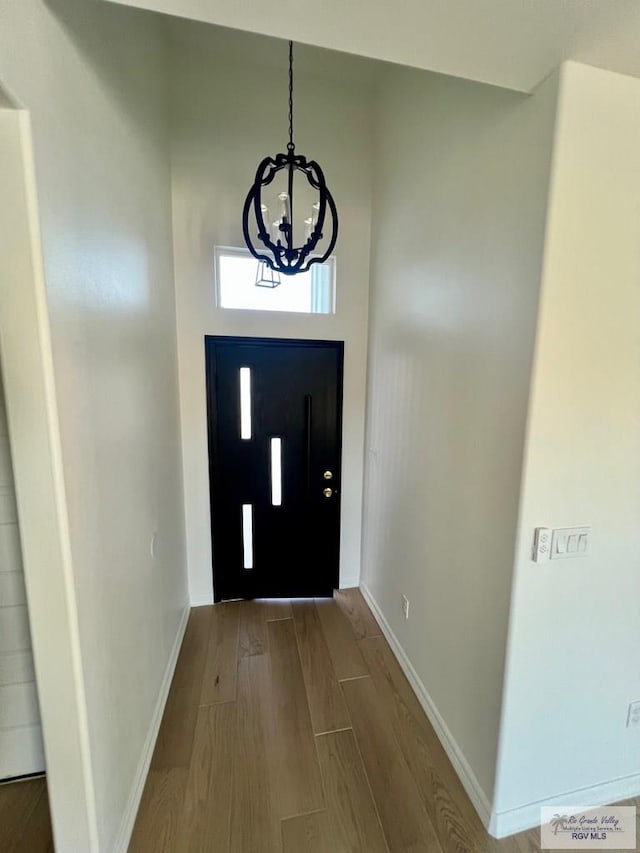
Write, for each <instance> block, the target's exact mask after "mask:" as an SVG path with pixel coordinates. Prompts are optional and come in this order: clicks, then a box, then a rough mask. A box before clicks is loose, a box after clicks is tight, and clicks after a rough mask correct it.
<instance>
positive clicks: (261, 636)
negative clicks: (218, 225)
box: [238, 598, 292, 658]
mask: <svg viewBox="0 0 640 853" xmlns="http://www.w3.org/2000/svg"><path fill="white" fill-rule="evenodd" d="M238 606H239V607H240V640H239V649H238V656H239V657H241V658H243V657H247V656H250V655H263V654H265V653H266V652H267V650H268V642H267V622H268V621H270V620H274V619H290V618H291V616H292V613H291V602H290V601H289V599H288V598H283V599H279V600H277V599H269V600H268V601H265V600H263V599H255V600H253V601H241V602H238Z"/></svg>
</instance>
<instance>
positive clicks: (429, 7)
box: [111, 0, 640, 92]
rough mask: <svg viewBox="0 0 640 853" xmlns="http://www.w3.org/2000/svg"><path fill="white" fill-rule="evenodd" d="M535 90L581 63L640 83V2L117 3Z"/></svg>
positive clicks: (277, 0)
mask: <svg viewBox="0 0 640 853" xmlns="http://www.w3.org/2000/svg"><path fill="white" fill-rule="evenodd" d="M111 1H112V2H117V3H121V4H123V5H126V6H138V7H140V8H144V9H151V10H154V11H157V12H164V13H167V14H171V15H177V16H179V17H185V18H191V19H193V20H199V21H206V22H208V23H212V24H220V25H222V26H225V27H233V28H236V29H241V30H248V31H249V32H255V33H262V34H264V35H270V36H276V37H280V38H292V39H294V41H297V42H304V43H307V44H312V45H316V46H318V47H326V48H333V49H334V50H340V51H346V52H348V53H355V54H359V55H361V56H367V57H372V58H374V59H382V60H386V61H389V62H396V63H400V64H403V65H411V66H414V67H416V68H425V69H428V70H430V71H438V72H441V73H443V74H451V75H453V76H455V77H465V78H467V79H470V80H478V81H480V82H483V83H492V84H494V85H496V86H503V87H505V88H508V89H517V90H520V91H525V92H526V91H530V90H531V89H532V88H534V87H535V85H536V84H537V83H539V82H540V81H541V80H542V79H544V78H545V77H546V76H547V75H548V74H549V73H550V72H551V71H552V70H553V69H554V68H555V67H556V66H557V65H559V63H560V62H562V61H563V60H565V59H575V60H577V61H580V62H585V63H587V64H590V65H597V66H599V67H601V68H608V69H610V70H612V71H619V72H622V73H624V74H630V75H633V76H637V77H640V2H639V0H111Z"/></svg>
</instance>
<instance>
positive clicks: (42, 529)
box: [0, 81, 99, 853]
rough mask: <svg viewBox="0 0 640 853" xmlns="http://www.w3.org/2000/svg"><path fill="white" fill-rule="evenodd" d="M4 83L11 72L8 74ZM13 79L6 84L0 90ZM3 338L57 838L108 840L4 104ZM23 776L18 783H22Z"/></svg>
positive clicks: (91, 843)
mask: <svg viewBox="0 0 640 853" xmlns="http://www.w3.org/2000/svg"><path fill="white" fill-rule="evenodd" d="M0 82H1V81H0ZM2 91H4V88H2V89H0V95H1V94H2ZM0 175H1V176H2V186H3V188H4V191H5V193H4V196H3V200H2V203H0V230H1V231H2V233H3V235H4V236H5V237H6V246H7V247H8V248H9V249H10V251H3V253H2V254H1V255H0V308H1V310H0V347H1V351H2V358H1V362H2V373H3V377H4V390H5V404H6V410H7V419H8V424H9V434H10V444H11V458H12V464H13V474H14V482H15V489H16V499H17V509H18V521H19V525H20V539H21V550H22V561H23V570H24V580H25V587H26V593H27V606H28V611H29V622H30V627H31V642H32V648H33V659H34V664H35V673H36V683H37V690H38V699H39V705H40V717H41V722H42V735H43V741H44V751H45V760H46V775H47V790H48V796H49V806H50V812H51V823H52V830H53V838H54V842H55V846H56V849H59V850H85V851H87V853H94V851H98V848H99V844H98V823H97V818H96V808H95V790H94V779H93V768H92V764H91V756H90V744H89V727H88V720H87V706H86V697H85V691H84V676H83V665H82V655H81V649H80V642H79V638H78V613H77V606H76V598H75V583H74V577H73V567H72V564H71V546H70V539H69V525H68V517H67V504H66V497H65V485H64V472H63V464H62V451H61V444H60V432H59V415H58V406H57V400H56V392H55V378H54V368H53V355H52V348H51V333H50V327H49V314H48V309H47V293H46V284H45V277H44V265H43V258H42V247H41V239H40V223H39V212H38V192H37V185H36V175H35V157H34V152H33V138H32V131H31V119H30V114H29V112H28V111H27V110H24V109H21V108H19V107H18V106H17V105H10V106H9V108H6V109H4V108H3V109H0ZM17 784H20V783H17Z"/></svg>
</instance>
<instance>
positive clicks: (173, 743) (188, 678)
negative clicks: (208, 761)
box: [151, 606, 212, 770]
mask: <svg viewBox="0 0 640 853" xmlns="http://www.w3.org/2000/svg"><path fill="white" fill-rule="evenodd" d="M211 610H212V608H211V607H210V606H207V607H194V608H192V610H191V614H190V616H189V622H188V623H187V629H186V631H185V635H184V639H183V641H182V648H181V649H180V654H179V656H178V663H177V664H176V671H175V673H174V675H173V681H172V682H171V689H170V691H169V697H168V699H167V704H166V707H165V711H164V717H163V718H162V725H161V726H160V732H159V734H158V740H157V742H156V748H155V750H154V753H153V759H152V761H151V768H152V769H153V770H166V769H170V768H172V767H183V768H184V769H185V770H188V768H189V764H190V762H191V747H192V744H193V735H194V732H195V728H196V720H197V717H198V705H199V703H200V693H201V690H202V677H203V673H204V665H205V659H206V653H207V641H208V637H209V626H210V621H211Z"/></svg>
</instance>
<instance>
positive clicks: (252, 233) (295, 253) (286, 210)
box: [242, 41, 338, 275]
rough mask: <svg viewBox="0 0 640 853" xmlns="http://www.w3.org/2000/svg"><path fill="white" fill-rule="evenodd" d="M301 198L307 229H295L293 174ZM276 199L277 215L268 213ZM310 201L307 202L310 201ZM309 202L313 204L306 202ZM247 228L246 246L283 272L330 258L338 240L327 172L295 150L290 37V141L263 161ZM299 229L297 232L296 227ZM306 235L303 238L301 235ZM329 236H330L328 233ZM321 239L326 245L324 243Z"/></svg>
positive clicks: (246, 206) (250, 200)
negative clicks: (300, 177)
mask: <svg viewBox="0 0 640 853" xmlns="http://www.w3.org/2000/svg"><path fill="white" fill-rule="evenodd" d="M296 175H303V176H304V177H305V178H306V182H304V181H303V182H300V181H299V182H298V199H299V198H300V195H302V196H303V201H302V209H303V210H305V208H306V210H307V212H308V213H309V216H306V217H305V216H302V217H300V221H301V224H303V225H304V228H301V227H300V228H298V229H295V228H294V205H293V192H294V178H295V176H296ZM270 195H271V198H270ZM269 201H271V205H272V206H273V203H274V201H275V204H276V205H277V207H278V214H277V217H276V219H275V220H274V221H272V218H271V216H270V215H269V210H270V205H269V203H268V202H269ZM305 201H306V204H305ZM306 205H308V206H306ZM242 231H243V234H244V239H245V242H246V244H247V247H248V249H249V251H250V252H251V254H252V255H253V256H254V258H256V259H257V260H258V261H260V262H262V263H264V264H266V265H267V266H268V267H269V268H270V269H272V270H275V271H277V272H279V273H283V274H284V275H296V274H297V273H301V272H305V271H306V270H308V269H309V267H310V266H311V265H312V264H321V263H323V262H324V261H326V260H327V258H328V257H329V255H330V254H331V252H332V251H333V249H334V246H335V244H336V240H337V239H338V211H337V210H336V205H335V202H334V200H333V196H332V195H331V193H330V192H329V189H328V187H327V184H326V181H325V178H324V173H323V171H322V169H321V168H320V166H319V164H318V163H316V161H315V160H307V158H306V157H303V156H302V155H301V154H296V151H295V144H294V141H293V42H291V41H290V42H289V142H288V143H287V153H286V154H276V156H275V157H265V158H264V160H262V162H261V163H260V165H259V166H258V169H257V171H256V177H255V181H254V182H253V186H252V187H251V189H250V190H249V193H248V195H247V198H246V201H245V203H244V209H243V211H242ZM296 231H297V232H298V233H295V232H296ZM301 233H303V234H304V242H300V243H297V240H300V236H299V235H300V234H301ZM325 235H326V236H325ZM321 241H322V246H320V243H321Z"/></svg>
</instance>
